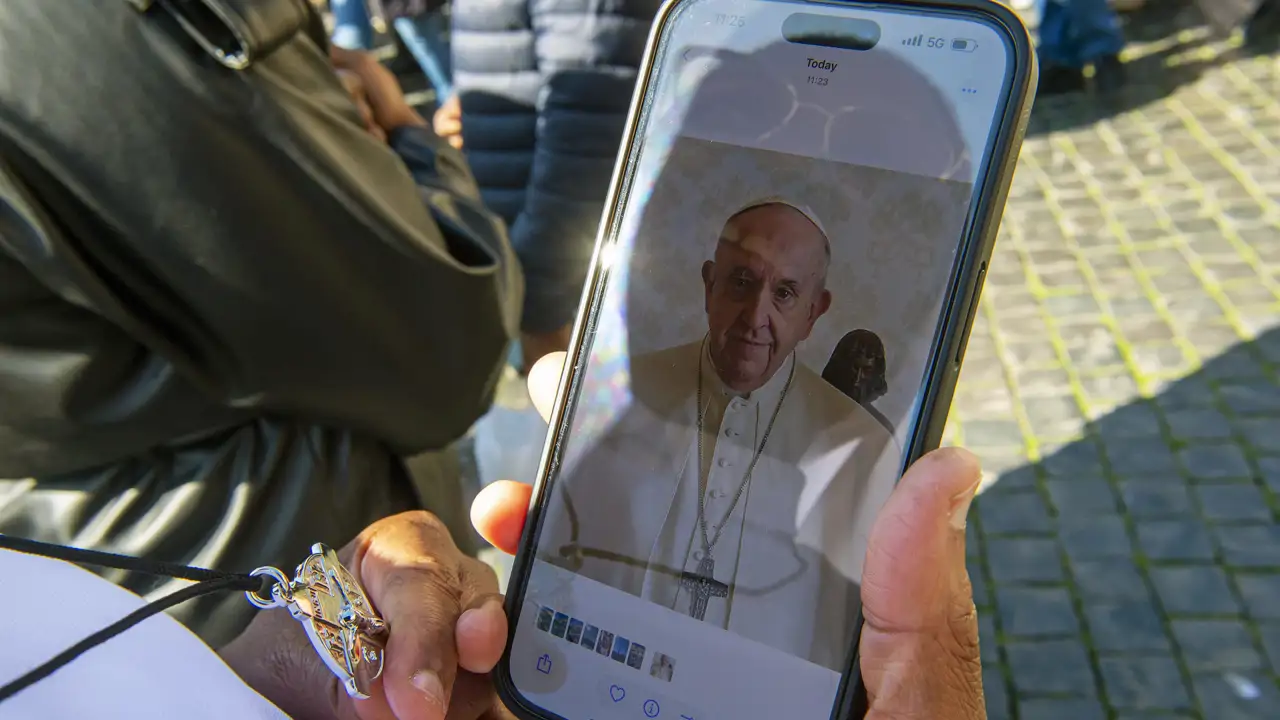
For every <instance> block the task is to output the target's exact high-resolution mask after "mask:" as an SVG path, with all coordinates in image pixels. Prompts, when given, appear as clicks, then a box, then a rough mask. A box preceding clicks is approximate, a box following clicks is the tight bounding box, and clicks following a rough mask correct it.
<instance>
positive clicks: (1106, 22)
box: [1039, 0, 1124, 68]
mask: <svg viewBox="0 0 1280 720" xmlns="http://www.w3.org/2000/svg"><path fill="white" fill-rule="evenodd" d="M1040 11H1041V15H1040V47H1039V53H1040V60H1041V62H1043V63H1044V64H1045V65H1057V66H1060V67H1069V68H1083V67H1084V66H1085V65H1088V64H1090V63H1093V62H1096V61H1098V60H1100V59H1102V58H1104V57H1107V56H1108V55H1118V54H1120V51H1121V50H1123V49H1124V34H1123V33H1122V32H1121V31H1120V18H1119V16H1117V15H1116V14H1115V12H1114V11H1112V10H1111V7H1110V6H1109V5H1108V4H1107V0H1041V2H1040Z"/></svg>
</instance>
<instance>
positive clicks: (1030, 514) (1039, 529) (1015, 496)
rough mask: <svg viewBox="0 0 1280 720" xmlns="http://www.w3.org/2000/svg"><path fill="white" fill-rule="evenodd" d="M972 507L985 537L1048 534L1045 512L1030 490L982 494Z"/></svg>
mask: <svg viewBox="0 0 1280 720" xmlns="http://www.w3.org/2000/svg"><path fill="white" fill-rule="evenodd" d="M974 506H975V507H976V508H977V511H978V516H979V517H980V518H981V522H982V532H983V533H984V534H986V535H1000V534H1011V533H1048V532H1050V531H1051V529H1052V524H1051V522H1050V520H1049V510H1048V508H1047V507H1045V502H1044V500H1043V499H1042V498H1041V497H1040V494H1039V493H1037V492H1035V491H1034V490H1026V491H1020V492H1009V493H1003V494H997V493H983V494H982V496H981V497H979V498H978V499H977V502H975V503H974Z"/></svg>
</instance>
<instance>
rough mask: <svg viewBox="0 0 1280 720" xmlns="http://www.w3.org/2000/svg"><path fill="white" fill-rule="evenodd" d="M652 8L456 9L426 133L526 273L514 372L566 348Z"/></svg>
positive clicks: (622, 3)
mask: <svg viewBox="0 0 1280 720" xmlns="http://www.w3.org/2000/svg"><path fill="white" fill-rule="evenodd" d="M660 4H661V3H660V0H617V1H616V2H611V3H594V2H585V1H584V0H550V1H548V2H531V1H530V0H454V3H453V6H452V11H451V12H452V25H451V28H452V29H451V33H450V42H451V44H452V50H453V71H454V83H455V86H456V88H457V92H456V98H455V99H454V100H453V101H451V102H446V103H445V104H444V105H443V106H442V108H441V109H440V111H438V113H437V115H436V129H437V131H438V132H441V133H442V134H443V135H445V136H449V137H452V142H453V143H455V144H456V145H458V146H460V147H462V149H463V151H464V152H465V153H466V156H467V159H468V160H469V162H470V163H471V167H472V170H473V171H474V173H475V176H476V180H477V181H478V183H479V185H480V191H481V195H482V197H483V198H484V201H485V203H486V204H487V205H488V206H489V207H490V208H492V209H493V210H494V211H496V212H497V213H498V214H500V215H501V216H502V217H503V218H504V219H505V220H506V221H507V223H508V225H509V227H510V232H511V241H512V245H513V246H514V247H515V250H516V254H517V255H518V256H519V258H520V263H521V265H522V266H523V268H524V275H525V303H524V312H523V317H522V320H521V336H520V345H521V355H522V357H521V361H520V364H521V366H522V367H521V369H522V371H527V370H528V368H529V367H530V365H531V364H532V363H533V362H534V361H535V360H537V359H538V358H539V357H542V356H543V355H545V354H546V353H548V352H551V351H554V350H563V349H565V348H566V347H568V344H569V332H570V329H571V327H572V323H573V319H574V316H575V314H576V313H577V309H578V303H579V301H580V300H581V297H582V285H583V281H584V280H585V278H586V275H587V269H588V266H589V264H590V260H591V253H592V251H593V249H594V246H595V240H596V232H597V230H598V228H599V225H600V219H601V216H602V214H603V211H604V202H605V196H606V194H607V193H608V191H609V182H610V180H611V178H612V175H613V166H614V162H615V161H616V159H617V155H618V146H619V143H620V141H621V139H622V133H623V130H624V127H625V125H626V119H627V111H628V110H629V109H630V106H631V95H632V92H633V90H634V88H635V82H636V76H637V73H638V69H639V65H640V61H641V57H642V55H643V54H644V47H645V43H646V41H647V40H648V36H649V27H650V25H651V24H652V22H653V17H654V15H655V14H656V13H657V10H658V7H659V5H660Z"/></svg>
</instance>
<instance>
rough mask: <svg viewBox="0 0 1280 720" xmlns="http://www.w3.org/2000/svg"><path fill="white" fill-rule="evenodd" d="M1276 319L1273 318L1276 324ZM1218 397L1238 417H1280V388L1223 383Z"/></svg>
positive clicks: (1265, 385)
mask: <svg viewBox="0 0 1280 720" xmlns="http://www.w3.org/2000/svg"><path fill="white" fill-rule="evenodd" d="M1274 321H1275V318H1274V317H1272V318H1271V322H1274ZM1218 396H1219V397H1220V398H1222V401H1223V402H1224V403H1225V404H1226V405H1227V407H1228V408H1230V410H1231V411H1232V412H1233V413H1235V414H1236V415H1269V416H1271V417H1276V416H1280V386H1275V385H1268V384H1260V383H1243V382H1233V383H1223V384H1222V385H1221V386H1219V388H1218Z"/></svg>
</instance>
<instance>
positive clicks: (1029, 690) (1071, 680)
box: [1005, 640, 1097, 697]
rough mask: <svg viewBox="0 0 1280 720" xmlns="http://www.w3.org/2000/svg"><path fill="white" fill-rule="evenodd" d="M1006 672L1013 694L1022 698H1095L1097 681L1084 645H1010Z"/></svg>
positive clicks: (1059, 642) (1054, 642) (1067, 642)
mask: <svg viewBox="0 0 1280 720" xmlns="http://www.w3.org/2000/svg"><path fill="white" fill-rule="evenodd" d="M1005 649H1006V651H1007V652H1008V653H1009V670H1010V673H1011V674H1012V675H1013V687H1014V690H1015V691H1016V692H1017V693H1019V694H1022V695H1025V694H1036V693H1043V694H1048V693H1054V694H1060V695H1075V696H1078V697H1094V696H1095V695H1096V694H1097V681H1096V680H1095V679H1094V675H1093V668H1092V667H1091V666H1090V664H1089V657H1088V654H1087V653H1086V652H1085V647H1084V644H1083V643H1081V642H1080V641H1079V640H1052V641H1042V642H1011V643H1009V644H1008V645H1007V646H1005Z"/></svg>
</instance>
